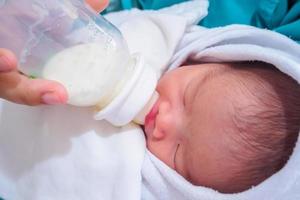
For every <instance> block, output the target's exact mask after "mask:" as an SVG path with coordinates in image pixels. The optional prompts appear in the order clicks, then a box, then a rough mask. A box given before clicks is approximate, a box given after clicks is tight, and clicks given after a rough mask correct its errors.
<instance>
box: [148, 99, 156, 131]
mask: <svg viewBox="0 0 300 200" xmlns="http://www.w3.org/2000/svg"><path fill="white" fill-rule="evenodd" d="M158 108H159V102H158V101H157V102H156V103H155V104H154V106H153V107H152V109H151V111H150V112H149V113H148V114H147V115H146V118H145V131H146V133H147V134H149V133H151V132H153V130H154V127H155V119H156V116H157V114H158Z"/></svg>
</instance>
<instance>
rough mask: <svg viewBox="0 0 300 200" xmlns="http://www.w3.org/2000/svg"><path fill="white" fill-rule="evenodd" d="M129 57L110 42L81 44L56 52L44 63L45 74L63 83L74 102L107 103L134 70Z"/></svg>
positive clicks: (100, 105) (48, 77)
mask: <svg viewBox="0 0 300 200" xmlns="http://www.w3.org/2000/svg"><path fill="white" fill-rule="evenodd" d="M130 60H132V59H130V56H129V55H126V53H124V51H122V50H120V49H114V48H111V46H105V45H100V44H97V43H88V44H80V45H77V46H73V47H70V48H67V49H65V50H63V51H61V52H59V53H57V54H56V55H54V56H53V57H52V58H51V59H50V60H49V61H48V62H47V63H46V64H45V67H44V68H43V72H42V73H43V74H42V77H43V78H46V79H49V80H55V81H58V82H60V83H61V84H62V85H64V86H65V88H66V89H67V92H68V95H69V100H68V103H69V104H71V105H75V106H93V105H98V106H99V107H104V106H105V105H107V104H108V103H109V102H110V101H111V100H112V99H113V98H114V97H115V96H116V95H117V93H118V92H119V90H120V88H121V87H122V85H124V81H126V80H127V79H128V76H130V75H131V74H132V72H133V70H134V69H133V68H134V65H133V63H132V62H130ZM120 65H123V66H120Z"/></svg>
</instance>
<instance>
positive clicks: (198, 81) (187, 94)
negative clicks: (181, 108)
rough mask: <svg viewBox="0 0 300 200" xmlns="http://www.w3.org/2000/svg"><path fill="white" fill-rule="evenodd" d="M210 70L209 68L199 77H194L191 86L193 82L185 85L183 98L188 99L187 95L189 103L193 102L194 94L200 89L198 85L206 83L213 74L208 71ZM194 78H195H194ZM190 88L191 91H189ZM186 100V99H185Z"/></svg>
mask: <svg viewBox="0 0 300 200" xmlns="http://www.w3.org/2000/svg"><path fill="white" fill-rule="evenodd" d="M210 71H211V70H209V71H208V72H205V74H204V75H202V76H201V77H202V78H200V79H199V77H195V78H194V79H193V80H192V82H193V83H195V82H196V83H195V84H196V85H195V86H193V84H191V83H190V84H189V85H188V86H187V88H186V89H185V92H184V93H185V94H184V95H185V97H184V98H185V99H188V98H187V97H190V98H191V99H190V101H189V103H190V104H191V103H192V102H194V100H195V98H196V96H198V95H199V94H198V93H199V91H200V87H203V86H204V85H205V84H207V83H208V82H209V81H210V80H211V79H212V78H213V77H214V76H213V75H212V73H210ZM195 79H196V80H195ZM190 90H192V91H190ZM186 102H187V101H186Z"/></svg>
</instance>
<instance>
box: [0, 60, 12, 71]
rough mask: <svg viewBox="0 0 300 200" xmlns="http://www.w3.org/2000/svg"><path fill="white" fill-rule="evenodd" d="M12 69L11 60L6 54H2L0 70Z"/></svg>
mask: <svg viewBox="0 0 300 200" xmlns="http://www.w3.org/2000/svg"><path fill="white" fill-rule="evenodd" d="M10 69H11V63H10V60H9V59H8V58H7V57H6V56H0V71H8V70H10Z"/></svg>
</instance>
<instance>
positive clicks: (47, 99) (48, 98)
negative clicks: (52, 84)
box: [42, 93, 63, 105]
mask: <svg viewBox="0 0 300 200" xmlns="http://www.w3.org/2000/svg"><path fill="white" fill-rule="evenodd" d="M42 101H43V103H44V104H48V105H55V104H62V103H63V101H62V99H61V98H60V97H59V96H58V95H57V94H55V93H46V94H44V95H43V96H42Z"/></svg>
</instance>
